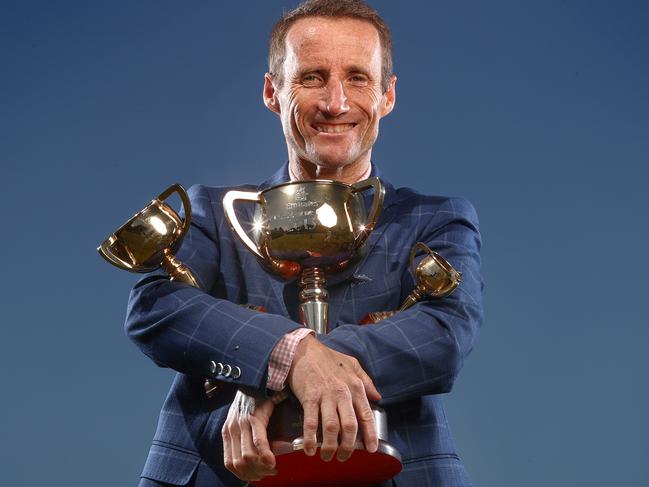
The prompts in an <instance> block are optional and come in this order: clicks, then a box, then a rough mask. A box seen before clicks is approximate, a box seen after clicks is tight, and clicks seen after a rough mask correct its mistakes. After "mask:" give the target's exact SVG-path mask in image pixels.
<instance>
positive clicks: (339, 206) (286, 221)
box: [223, 177, 403, 487]
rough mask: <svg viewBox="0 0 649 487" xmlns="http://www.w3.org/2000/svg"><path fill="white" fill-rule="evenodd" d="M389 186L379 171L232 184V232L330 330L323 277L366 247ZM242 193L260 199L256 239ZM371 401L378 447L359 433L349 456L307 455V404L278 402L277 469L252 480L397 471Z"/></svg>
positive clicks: (320, 328) (305, 317) (359, 482)
mask: <svg viewBox="0 0 649 487" xmlns="http://www.w3.org/2000/svg"><path fill="white" fill-rule="evenodd" d="M367 189H373V190H374V197H373V201H372V205H371V208H370V211H369V216H368V215H367V213H366V209H365V202H364V200H363V197H362V192H363V191H365V190H367ZM384 194H385V189H384V187H383V184H382V183H381V181H380V180H379V179H378V178H376V177H371V178H369V179H366V180H364V181H360V182H358V183H355V184H352V185H348V184H344V183H341V182H336V181H328V180H311V181H294V182H289V183H283V184H279V185H277V186H273V187H271V188H268V189H265V190H263V191H260V192H248V191H229V192H228V193H226V195H225V197H224V198H223V206H224V210H225V216H226V218H227V220H228V222H229V224H230V227H231V229H232V231H233V232H234V234H235V235H237V237H238V238H239V239H240V240H241V242H242V243H243V244H244V245H245V246H246V247H247V248H248V250H250V252H252V253H253V254H254V255H255V256H256V257H257V259H258V261H259V262H260V263H261V264H262V266H263V267H264V268H265V269H266V270H267V271H268V272H270V273H272V274H274V275H276V276H278V277H280V278H282V279H284V280H287V281H290V280H293V279H299V283H300V286H301V292H300V302H301V304H300V315H301V319H302V323H303V324H304V325H306V326H307V327H309V328H311V329H312V330H315V331H316V332H317V333H327V331H328V327H327V325H328V303H327V290H326V287H325V283H326V282H327V281H329V283H331V282H336V281H339V280H341V279H344V278H345V277H347V276H348V275H349V274H350V273H351V272H353V270H354V269H355V267H356V265H357V264H358V263H359V262H360V260H361V259H362V257H363V256H364V255H365V245H364V244H365V242H366V240H367V238H368V236H369V234H370V232H371V231H372V230H373V229H374V227H375V225H376V223H377V221H378V217H379V214H380V212H381V209H382V207H383V197H384ZM236 201H251V202H255V203H256V204H257V207H256V213H255V217H254V222H253V226H252V234H253V238H254V241H253V238H251V237H250V236H248V234H247V233H246V231H244V229H243V227H242V226H241V223H240V222H239V221H238V220H237V216H236V214H235V212H234V203H235V202H236ZM331 373H332V374H334V373H335V371H331ZM372 409H373V412H374V419H375V422H376V427H377V432H378V437H379V446H378V450H377V451H376V452H375V453H369V452H367V451H366V450H365V447H364V445H363V441H362V437H361V435H360V433H359V437H358V439H357V441H356V445H355V452H354V454H353V455H352V456H351V457H350V458H349V459H348V460H347V461H346V462H344V463H341V462H338V461H332V462H324V461H322V460H321V459H320V456H319V455H315V456H312V457H308V456H306V455H305V454H304V452H303V438H302V421H301V408H299V407H298V406H297V405H295V404H293V403H292V402H290V401H284V402H282V403H280V404H279V405H278V407H277V408H276V410H275V413H274V414H273V417H272V418H271V425H270V427H269V432H270V440H271V448H272V449H273V452H274V453H275V455H276V456H277V469H278V471H279V474H278V475H275V476H269V477H265V478H264V479H262V480H260V481H255V482H253V484H254V485H257V486H259V487H280V486H281V487H291V486H303V485H310V486H325V485H326V486H329V485H340V486H343V485H354V486H358V487H360V486H365V485H370V484H375V483H379V482H381V481H383V480H387V479H389V478H392V477H393V476H394V475H396V474H397V473H399V472H400V471H401V469H402V467H403V466H402V463H401V456H400V454H399V452H398V451H397V450H396V449H395V448H394V447H393V446H392V445H391V444H390V443H389V442H388V429H387V414H386V413H385V411H384V410H383V409H382V408H380V407H378V406H376V405H373V406H372ZM320 441H321V440H320Z"/></svg>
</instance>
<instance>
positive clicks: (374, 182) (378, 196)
mask: <svg viewBox="0 0 649 487" xmlns="http://www.w3.org/2000/svg"><path fill="white" fill-rule="evenodd" d="M352 188H354V192H355V193H360V192H363V191H365V190H366V189H370V188H372V189H374V200H373V201H372V208H371V209H370V214H369V216H368V217H367V222H366V223H365V226H364V227H363V231H362V232H361V234H360V235H359V236H358V238H357V239H356V248H358V247H360V246H361V245H362V244H363V243H364V242H365V240H367V237H368V236H369V235H370V233H371V232H372V230H374V227H375V226H376V222H377V221H378V219H379V215H380V214H381V210H382V209H383V199H384V198H385V187H384V186H383V183H382V182H381V180H380V179H379V178H377V177H376V176H372V177H371V178H367V179H364V180H363V181H359V182H357V183H354V184H352Z"/></svg>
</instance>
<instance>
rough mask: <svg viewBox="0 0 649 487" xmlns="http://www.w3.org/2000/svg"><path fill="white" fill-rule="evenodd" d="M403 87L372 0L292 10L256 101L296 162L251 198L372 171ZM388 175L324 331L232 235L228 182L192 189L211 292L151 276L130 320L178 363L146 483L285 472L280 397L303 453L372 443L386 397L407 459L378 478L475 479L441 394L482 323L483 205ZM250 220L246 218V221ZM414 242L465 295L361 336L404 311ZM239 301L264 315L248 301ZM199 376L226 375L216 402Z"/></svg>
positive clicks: (190, 254) (231, 479)
mask: <svg viewBox="0 0 649 487" xmlns="http://www.w3.org/2000/svg"><path fill="white" fill-rule="evenodd" d="M395 83H396V77H395V76H394V75H393V73H392V53H391V38H390V33H389V30H388V27H387V26H386V24H385V22H384V21H383V20H382V19H381V17H380V16H379V15H378V13H377V12H376V11H374V10H373V9H371V8H370V7H368V6H367V5H366V4H365V3H364V2H362V1H358V0H311V1H307V2H305V3H303V4H301V5H300V6H299V7H297V8H296V9H294V10H292V11H290V12H288V13H286V14H285V15H284V16H283V17H282V19H281V20H280V21H279V22H278V23H277V24H276V25H275V27H274V29H273V32H272V35H271V40H270V49H269V72H268V73H267V74H266V76H265V78H264V88H263V100H264V103H265V105H266V106H267V107H268V108H269V109H270V110H272V111H273V112H275V113H277V114H278V116H279V118H280V120H281V123H282V128H283V131H284V136H285V139H286V146H287V150H288V162H287V163H286V164H284V165H283V166H282V167H281V168H280V170H279V171H278V172H277V173H276V174H275V175H273V176H272V177H271V178H270V179H268V180H267V181H265V182H263V183H261V184H260V185H259V186H256V187H254V188H250V187H247V189H248V190H250V189H254V190H260V189H264V188H268V187H271V186H274V185H276V184H280V183H282V182H286V181H290V180H306V179H316V178H317V179H331V180H335V181H341V182H344V183H348V184H351V183H355V182H357V181H360V180H363V179H365V178H367V177H368V176H370V175H375V176H380V174H379V170H378V168H377V166H376V165H374V164H373V163H372V146H373V144H374V142H375V141H376V138H377V136H378V134H379V122H380V120H381V118H383V117H384V116H386V115H388V114H389V113H390V112H391V111H392V109H393V108H394V105H395ZM383 183H384V186H385V188H386V194H385V202H384V208H383V211H382V213H381V217H380V219H379V221H378V224H377V226H376V228H375V230H374V231H373V232H372V234H371V237H370V240H369V242H368V245H367V247H368V250H367V255H366V257H365V259H364V260H363V262H362V263H361V264H360V266H359V268H358V269H357V271H356V274H355V275H354V276H352V277H351V278H350V279H349V280H348V281H345V282H342V283H339V284H336V285H331V286H329V287H328V292H329V303H330V310H331V311H330V313H331V316H330V319H329V322H330V330H331V331H330V333H329V334H327V335H326V336H321V335H316V334H315V333H314V332H313V331H311V330H307V329H305V328H304V327H303V326H301V325H300V323H299V310H298V308H299V302H298V296H297V294H298V293H297V287H296V285H295V284H294V283H289V284H282V283H279V282H278V281H276V280H274V279H273V278H272V277H270V276H269V275H268V274H267V273H266V272H265V271H264V270H263V269H262V268H261V267H260V265H259V263H258V262H257V261H256V260H255V258H254V256H253V255H252V254H251V253H250V252H248V250H247V249H246V248H245V247H244V246H243V245H241V244H240V243H239V242H238V240H237V239H236V238H234V236H233V235H232V232H231V231H230V228H229V227H228V225H227V223H226V222H225V218H224V211H223V206H222V200H223V196H224V194H225V193H226V192H227V191H228V190H229V189H231V188H208V187H204V186H195V187H193V188H191V189H190V197H191V199H192V207H193V215H192V227H191V230H190V232H189V235H188V236H187V238H186V239H185V242H184V244H183V246H182V248H181V249H180V251H179V254H178V257H179V259H180V260H181V261H183V262H184V263H185V264H187V265H188V266H189V267H190V268H191V269H192V271H193V272H194V273H195V274H196V276H197V277H198V280H199V281H200V283H201V288H202V289H203V290H204V291H203V290H199V289H196V288H192V287H189V286H186V285H183V284H181V283H177V282H172V281H169V280H168V279H167V278H166V276H165V275H164V274H163V273H153V274H151V275H148V276H145V277H144V278H143V279H142V280H141V281H140V282H138V283H137V284H136V286H135V288H134V289H133V292H132V293H131V297H130V302H129V308H128V314H127V322H126V328H127V331H128V334H129V336H130V337H131V338H132V339H133V340H134V341H135V343H136V344H137V345H138V346H139V347H140V348H141V349H142V350H143V351H144V353H146V354H147V355H148V356H149V357H151V358H152V359H153V360H154V361H155V362H156V363H157V364H159V365H161V366H165V367H171V368H173V369H175V370H176V371H178V374H177V376H176V380H175V381H174V384H173V386H172V388H171V391H170V393H169V396H168V397H167V400H166V402H165V405H164V407H163V409H162V412H161V414H160V419H159V422H158V428H157V431H156V434H155V437H154V441H153V445H152V447H151V450H150V453H149V456H148V459H147V462H146V464H145V468H144V471H143V472H142V478H141V482H140V485H141V486H142V487H145V486H149V487H150V486H166V485H193V486H197V487H208V486H231V485H232V486H234V485H241V484H242V480H251V481H254V480H258V479H261V478H263V477H265V476H267V475H274V474H276V468H275V467H276V458H275V457H274V455H273V453H272V451H271V449H270V445H269V441H268V435H267V426H268V422H269V418H270V417H271V416H272V414H273V412H274V411H275V405H276V403H277V402H278V400H281V398H283V397H285V396H286V394H287V393H292V394H293V395H294V396H295V397H296V398H297V400H298V401H299V402H300V403H301V404H302V407H303V409H304V450H305V452H306V454H307V455H316V454H319V455H320V456H321V457H322V458H323V459H324V460H326V461H332V462H334V461H335V462H338V461H346V460H347V459H348V458H350V456H351V455H352V454H353V452H354V447H355V441H356V437H357V433H358V432H360V434H361V435H362V439H363V442H364V446H365V448H366V449H367V450H369V451H375V450H376V449H377V445H378V437H377V431H376V425H375V424H374V418H373V415H372V412H371V409H370V402H371V401H380V405H381V406H383V407H384V408H385V410H386V412H387V414H388V421H389V425H390V437H389V440H390V443H391V444H392V445H394V446H395V447H396V448H397V449H398V450H399V451H400V453H401V455H402V457H403V462H404V469H403V471H402V472H401V473H400V474H399V475H398V476H397V477H395V478H394V479H392V480H390V481H387V482H386V483H384V485H390V486H395V485H397V486H412V487H415V486H417V487H419V486H427V485H430V486H442V487H444V486H446V487H466V486H469V485H470V481H469V478H468V476H467V474H466V472H465V469H464V467H463V465H462V463H461V462H460V460H459V457H458V454H457V451H456V449H455V446H454V444H453V440H452V438H451V436H450V433H449V428H448V424H447V421H446V415H445V413H444V409H443V405H442V400H441V394H442V393H446V392H449V391H450V389H451V387H452V385H453V382H454V380H455V378H456V377H457V374H458V372H459V371H460V369H461V367H462V365H463V362H464V359H465V357H466V356H467V355H468V353H469V352H470V350H471V349H472V347H473V343H474V339H475V337H476V335H477V332H478V329H479V327H480V323H481V320H482V296H481V294H482V279H481V277H480V257H479V249H480V236H479V233H478V227H477V218H476V215H475V211H474V209H473V207H472V206H471V204H470V203H468V202H467V201H466V200H463V199H459V198H446V197H440V196H426V195H422V194H419V193H417V192H415V191H413V190H410V189H408V188H399V189H395V188H394V187H393V186H392V185H391V184H390V183H389V182H387V181H385V179H383ZM243 213H244V214H242V215H241V217H242V218H243V219H245V218H247V219H248V223H251V221H252V212H247V213H246V212H243ZM417 242H424V243H425V244H426V245H427V246H428V247H429V248H431V249H433V250H435V251H436V252H438V253H440V254H441V255H442V256H443V257H445V258H446V259H447V260H448V261H450V263H451V264H452V265H453V266H454V267H455V268H456V269H457V270H458V271H460V272H462V273H463V276H464V279H463V282H462V284H461V285H460V287H459V288H458V289H457V290H456V292H454V293H453V294H452V295H450V296H448V297H445V298H443V299H438V300H425V301H422V302H420V303H418V304H416V305H415V306H413V307H412V308H410V309H408V310H406V311H403V312H400V313H398V314H396V315H395V316H393V317H391V318H388V319H386V320H384V321H382V322H381V323H380V324H376V325H370V326H359V325H358V324H357V323H359V321H360V320H361V319H362V318H363V316H365V314H367V313H368V312H372V311H377V310H389V309H397V308H398V307H399V305H400V303H401V301H402V300H403V298H404V297H405V296H406V295H407V294H408V293H409V292H410V291H411V290H412V289H413V286H414V282H413V277H412V276H411V275H410V273H409V271H408V264H409V253H410V250H411V249H412V248H413V246H414V245H415V244H416V243H417ZM419 258H421V256H420V257H418V259H419ZM245 303H251V304H254V305H257V306H263V307H264V308H266V311H267V312H266V313H259V312H256V311H253V310H251V309H249V308H247V307H242V306H240V305H241V304H245ZM333 371H335V373H334V372H333ZM204 378H210V379H213V380H215V381H217V382H218V383H219V386H218V387H217V389H218V390H217V393H216V394H214V395H213V397H211V398H209V399H208V398H206V397H205V395H204V391H203V380H204ZM319 426H321V427H322V431H323V438H322V444H321V445H320V447H319V448H318V444H317V441H318V439H317V437H316V433H317V431H318V428H319Z"/></svg>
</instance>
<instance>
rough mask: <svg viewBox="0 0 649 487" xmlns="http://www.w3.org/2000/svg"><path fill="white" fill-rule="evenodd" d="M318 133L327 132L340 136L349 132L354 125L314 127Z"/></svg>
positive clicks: (341, 124)
mask: <svg viewBox="0 0 649 487" xmlns="http://www.w3.org/2000/svg"><path fill="white" fill-rule="evenodd" d="M314 127H315V128H316V130H317V131H318V132H325V133H327V134H339V133H341V132H347V131H348V130H351V129H353V128H354V124H353V123H340V124H336V125H314Z"/></svg>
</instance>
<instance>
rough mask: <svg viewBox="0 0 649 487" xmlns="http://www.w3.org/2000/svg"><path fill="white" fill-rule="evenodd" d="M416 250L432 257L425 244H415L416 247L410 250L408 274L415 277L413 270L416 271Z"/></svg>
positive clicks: (431, 252)
mask: <svg viewBox="0 0 649 487" xmlns="http://www.w3.org/2000/svg"><path fill="white" fill-rule="evenodd" d="M418 250H423V251H424V252H425V253H427V254H428V255H430V256H432V257H434V256H433V251H432V250H430V249H429V248H428V246H427V245H426V244H425V243H423V242H417V244H416V245H415V246H414V247H413V248H412V250H411V251H410V273H411V274H412V275H413V276H416V275H417V274H416V272H415V270H416V269H415V255H416V254H417V251H418Z"/></svg>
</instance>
